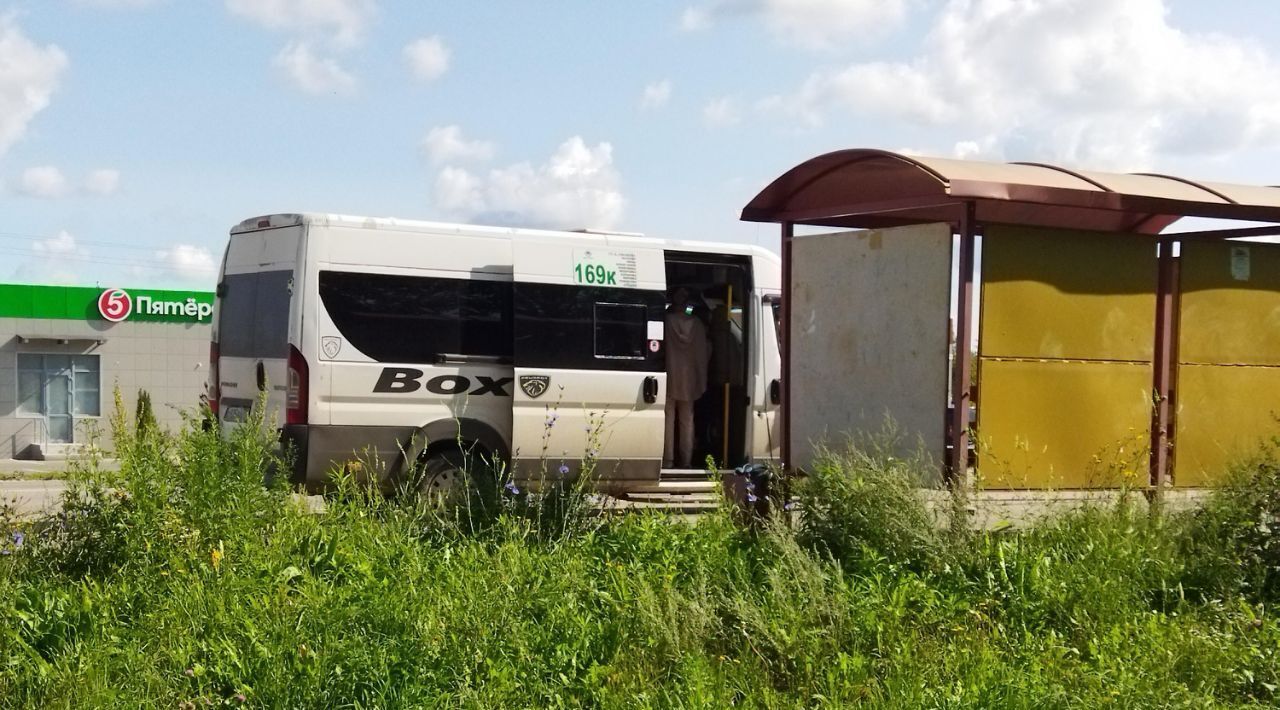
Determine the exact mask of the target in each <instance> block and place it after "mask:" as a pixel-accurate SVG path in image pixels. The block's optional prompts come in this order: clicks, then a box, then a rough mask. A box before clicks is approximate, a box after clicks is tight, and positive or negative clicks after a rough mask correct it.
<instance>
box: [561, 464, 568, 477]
mask: <svg viewBox="0 0 1280 710" xmlns="http://www.w3.org/2000/svg"><path fill="white" fill-rule="evenodd" d="M568 474H569V466H568V465H567V464H560V475H561V476H567V475H568Z"/></svg>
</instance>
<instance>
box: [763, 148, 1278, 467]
mask: <svg viewBox="0 0 1280 710" xmlns="http://www.w3.org/2000/svg"><path fill="white" fill-rule="evenodd" d="M1187 217H1199V218H1209V219H1214V220H1234V221H1236V222H1237V224H1238V226H1236V225H1227V226H1228V227H1230V228H1222V229H1217V228H1215V229H1207V230H1205V229H1202V230H1198V231H1184V232H1176V233H1170V232H1167V231H1166V230H1167V229H1168V228H1169V227H1171V226H1172V225H1174V224H1175V223H1176V222H1178V221H1179V220H1181V219H1183V218H1187ZM742 219H743V220H745V221H753V222H775V223H778V224H780V225H781V232H782V264H783V267H782V268H783V292H784V299H783V322H784V323H785V324H786V327H785V328H784V330H783V337H782V361H783V364H782V374H783V376H782V381H783V388H782V423H781V429H782V431H781V438H782V443H783V460H784V462H785V463H786V464H787V465H789V466H791V467H793V468H799V469H803V468H804V467H805V466H806V465H808V463H809V462H810V461H811V457H812V456H813V453H812V452H813V448H812V444H813V443H815V442H817V441H819V440H824V439H825V440H827V441H829V442H831V443H833V444H838V443H840V442H839V441H838V439H840V438H843V437H846V436H854V437H858V436H862V435H874V434H875V433H876V432H878V431H880V430H881V429H882V428H883V427H884V422H885V420H886V418H888V419H891V420H892V421H893V422H894V423H895V425H896V427H897V429H898V430H899V432H900V433H901V434H905V435H906V437H905V441H906V442H908V443H909V444H911V445H913V446H916V445H918V446H919V447H922V449H923V451H924V453H926V454H928V455H929V456H930V458H932V459H934V460H935V461H936V462H937V463H938V464H939V467H938V471H939V473H940V474H941V475H944V476H946V475H949V476H956V475H962V474H964V473H965V472H966V471H968V470H969V469H970V467H971V466H976V471H977V473H978V475H979V476H980V478H981V480H982V482H983V485H984V486H986V487H988V488H993V489H1001V488H1006V489H1036V488H1042V489H1049V488H1052V489H1087V488H1112V487H1118V486H1121V485H1133V484H1137V485H1139V486H1142V485H1148V484H1149V485H1152V486H1170V485H1172V486H1182V487H1199V486H1205V485H1211V484H1212V483H1213V482H1214V480H1215V478H1216V477H1218V476H1220V475H1221V474H1222V473H1223V471H1225V469H1226V468H1227V466H1228V465H1229V463H1230V461H1231V460H1232V459H1233V458H1234V457H1236V456H1240V455H1243V454H1246V453H1248V452H1249V451H1251V450H1255V449H1256V447H1257V446H1258V444H1259V441H1260V440H1262V439H1265V438H1268V437H1270V436H1271V435H1273V434H1274V433H1280V424H1278V423H1277V418H1276V414H1277V413H1278V412H1280V244H1272V243H1265V242H1259V241H1249V240H1248V238H1251V237H1264V236H1274V235H1280V187H1265V186H1248V185H1231V184H1221V183H1214V182H1204V181H1195V180H1189V179H1186V178H1182V177H1176V176H1171V175H1159V174H1147V173H1142V174H1118V173H1104V172H1093V171H1085V170H1070V169H1067V168H1063V167H1058V166H1054V165H1048V164H1042V163H990V162H978V161H962V160H951V159H940V158H924V157H917V156H907V155H901V154H896V153H891V152H886V151H881V150H867V149H854V150H841V151H836V152H833V153H828V154H825V155H820V156H818V157H815V158H812V159H810V160H806V161H805V162H803V163H800V164H799V165H797V166H795V167H793V168H791V169H790V170H788V171H787V172H786V173H784V174H782V175H781V176H779V177H778V178H777V179H776V180H774V181H773V182H772V183H771V184H770V185H768V186H767V187H766V188H764V190H762V191H761V192H760V193H759V194H758V195H756V197H755V198H754V199H752V200H751V201H750V203H748V204H747V205H746V207H745V208H744V209H743V211H742ZM1259 223H1260V224H1259ZM1214 224H1215V225H1216V224H1220V223H1218V222H1215V223H1214ZM801 225H811V226H814V227H826V228H835V229H837V230H840V231H836V232H834V233H829V234H807V233H806V234H798V233H797V227H798V226H801ZM805 231H806V232H811V231H817V230H805ZM1242 240H1244V241H1242ZM975 335H976V336H977V337H976V338H975ZM974 343H976V350H972V349H971V347H972V344H974ZM971 436H972V437H973V439H974V440H973V442H972V443H973V444H974V445H973V446H972V448H971V446H970V444H971ZM971 450H972V451H973V452H974V453H973V455H971V454H970V452H971Z"/></svg>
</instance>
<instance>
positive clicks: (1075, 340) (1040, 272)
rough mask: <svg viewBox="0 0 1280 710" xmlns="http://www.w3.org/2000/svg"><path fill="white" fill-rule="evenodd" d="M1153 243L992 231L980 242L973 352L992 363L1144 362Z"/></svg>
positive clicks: (1151, 325) (1151, 305) (1151, 319)
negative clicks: (994, 360)
mask: <svg viewBox="0 0 1280 710" xmlns="http://www.w3.org/2000/svg"><path fill="white" fill-rule="evenodd" d="M1155 290H1156V243H1155V241H1153V240H1152V238H1151V237H1149V236H1147V237H1144V236H1135V235H1132V234H1113V233H1107V232H1080V231H1070V230H1062V229H1043V228H1035V227H1014V226H1001V225H992V226H989V227H987V229H986V232H985V234H984V236H983V239H982V306H981V307H982V320H981V324H982V326H981V336H980V338H981V340H980V344H979V351H980V352H981V353H982V354H983V355H987V356H992V357H1017V358H1048V359H1086V360H1129V361H1147V362H1149V361H1150V360H1151V356H1152V351H1153V349H1154V343H1155V308H1156V301H1155Z"/></svg>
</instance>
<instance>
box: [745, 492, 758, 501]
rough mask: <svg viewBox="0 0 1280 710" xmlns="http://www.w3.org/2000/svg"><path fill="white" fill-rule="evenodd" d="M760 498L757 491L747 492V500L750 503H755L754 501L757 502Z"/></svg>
mask: <svg viewBox="0 0 1280 710" xmlns="http://www.w3.org/2000/svg"><path fill="white" fill-rule="evenodd" d="M758 500H760V499H759V498H757V497H756V494H755V493H748V494H747V502H748V503H754V502H756V501H758Z"/></svg>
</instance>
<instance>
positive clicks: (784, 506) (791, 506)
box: [782, 501, 796, 510]
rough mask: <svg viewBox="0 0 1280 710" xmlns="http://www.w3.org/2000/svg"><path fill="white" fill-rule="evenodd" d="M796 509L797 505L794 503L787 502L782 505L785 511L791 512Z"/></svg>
mask: <svg viewBox="0 0 1280 710" xmlns="http://www.w3.org/2000/svg"><path fill="white" fill-rule="evenodd" d="M795 507H796V504H795V503H794V502H793V501H787V502H786V503H783V504H782V509H783V510H791V509H793V508H795Z"/></svg>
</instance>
